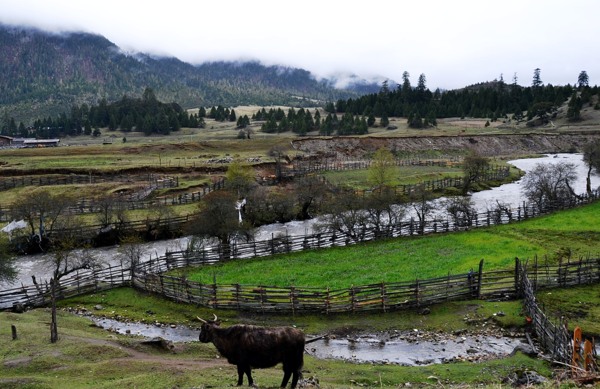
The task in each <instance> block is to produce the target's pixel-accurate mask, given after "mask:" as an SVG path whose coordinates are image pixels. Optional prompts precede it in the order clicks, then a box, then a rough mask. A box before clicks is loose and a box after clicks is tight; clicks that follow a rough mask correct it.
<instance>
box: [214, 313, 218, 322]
mask: <svg viewBox="0 0 600 389" xmlns="http://www.w3.org/2000/svg"><path fill="white" fill-rule="evenodd" d="M213 316H214V317H215V318H214V319H213V321H217V315H215V314H214V313H213Z"/></svg>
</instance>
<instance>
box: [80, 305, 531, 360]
mask: <svg viewBox="0 0 600 389" xmlns="http://www.w3.org/2000/svg"><path fill="white" fill-rule="evenodd" d="M89 318H90V319H91V320H92V321H93V322H94V324H95V325H97V326H98V327H101V328H104V329H106V330H108V331H111V332H115V333H119V334H127V335H132V336H142V337H144V338H162V339H165V340H168V341H171V342H195V341H198V335H199V330H198V329H195V328H189V327H185V326H175V325H154V324H144V323H127V322H121V321H118V320H113V319H107V318H102V317H95V316H90V317H89ZM307 338H310V337H307ZM523 341H525V340H524V339H522V338H515V337H507V336H498V335H490V334H484V335H473V334H458V335H455V334H439V333H435V334H432V333H426V332H421V331H419V330H417V329H415V330H413V331H406V332H392V333H381V334H367V335H360V336H346V337H342V338H335V337H331V338H326V339H320V340H317V341H315V342H311V343H308V344H307V345H306V351H307V352H308V353H309V354H310V355H313V356H315V357H316V358H320V359H343V360H347V361H352V362H357V363H391V364H400V365H406V366H417V365H431V364H438V363H448V362H453V361H460V360H469V361H477V360H482V359H493V358H502V357H504V356H506V355H508V354H510V353H511V352H512V351H513V350H514V349H515V347H517V346H518V345H520V344H521V343H522V342H523Z"/></svg>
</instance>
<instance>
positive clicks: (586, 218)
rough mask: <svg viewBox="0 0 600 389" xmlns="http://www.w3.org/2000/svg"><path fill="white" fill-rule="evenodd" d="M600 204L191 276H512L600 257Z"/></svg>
mask: <svg viewBox="0 0 600 389" xmlns="http://www.w3.org/2000/svg"><path fill="white" fill-rule="evenodd" d="M599 212H600V203H595V204H591V205H588V206H585V207H581V208H577V209H573V210H569V211H563V212H559V213H556V214H553V215H548V216H544V217H540V218H536V219H532V220H528V221H525V222H521V223H514V224H509V225H504V226H498V227H491V228H480V229H475V230H472V231H466V232H458V233H447V234H433V235H427V236H420V237H404V238H397V239H390V240H383V241H375V242H368V243H361V244H357V245H354V246H347V247H337V248H333V249H322V250H310V251H303V252H299V253H291V254H281V255H277V256H274V257H269V258H258V259H252V260H238V261H231V262H227V263H223V264H218V265H213V266H209V267H201V268H195V269H189V271H188V273H189V274H187V277H188V278H189V279H191V280H193V281H198V282H201V283H212V282H213V279H214V278H215V277H216V279H217V282H218V283H220V284H234V283H239V284H246V285H269V286H271V285H277V286H289V285H294V286H318V287H322V288H325V287H329V288H332V289H336V288H348V287H350V286H351V285H366V284H372V283H379V282H396V281H410V280H414V279H417V278H419V279H424V278H431V277H441V276H445V275H447V274H448V273H452V274H459V273H465V272H468V271H469V270H470V269H471V268H474V269H476V268H477V266H478V263H479V261H480V260H481V259H483V260H484V263H485V265H484V268H485V269H486V270H492V269H505V268H510V267H511V266H513V264H514V258H515V257H519V258H521V259H533V257H534V256H536V255H537V256H538V257H540V258H541V257H545V256H546V257H548V259H549V260H550V261H557V260H558V259H559V258H558V255H563V253H565V252H570V253H571V255H572V256H573V258H579V257H588V256H598V255H599V254H600V218H598V217H597V215H598V213H599Z"/></svg>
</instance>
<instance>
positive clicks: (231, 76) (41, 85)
mask: <svg viewBox="0 0 600 389" xmlns="http://www.w3.org/2000/svg"><path fill="white" fill-rule="evenodd" d="M0 53H2V55H1V56H0V90H1V91H2V93H0V115H2V116H7V115H8V116H10V117H14V118H15V119H17V120H23V121H24V122H30V121H32V120H34V119H36V118H40V117H47V116H50V115H52V116H54V115H57V114H59V113H61V112H68V111H69V110H70V107H71V106H72V105H73V104H82V103H87V104H96V103H97V102H98V101H100V100H101V99H102V98H106V99H107V100H108V101H114V100H117V99H120V98H121V97H123V96H124V95H128V96H140V95H141V94H142V93H143V91H144V89H145V88H146V87H150V88H152V89H153V90H154V91H155V93H156V95H157V97H158V99H159V100H161V101H164V102H177V103H179V104H180V105H181V106H182V107H184V108H191V107H199V106H213V105H223V106H236V105H249V104H256V105H262V106H269V105H293V106H302V105H309V104H313V105H314V101H315V100H316V101H322V102H326V101H335V100H337V99H347V98H352V97H357V96H359V95H362V94H365V93H373V92H374V91H377V90H378V88H379V87H380V85H377V84H376V83H369V81H366V80H364V79H360V78H358V77H356V76H355V77H354V78H353V79H352V82H350V83H349V84H347V85H346V86H345V89H340V88H336V86H335V85H336V80H335V79H323V80H317V79H316V78H315V77H314V76H313V75H312V74H311V73H310V72H308V71H306V70H303V69H297V68H289V67H283V66H264V65H262V64H260V63H258V62H210V63H204V64H201V65H197V66H194V65H191V64H189V63H185V62H183V61H180V60H179V59H177V58H159V57H154V56H151V55H148V54H143V53H134V54H131V53H125V52H123V51H122V50H121V49H120V48H119V47H118V46H116V45H115V44H114V43H112V42H110V41H109V40H107V39H106V38H104V37H103V36H101V35H95V34H89V33H81V32H72V33H64V34H54V33H48V32H44V31H41V30H36V29H33V28H24V27H13V26H7V25H2V24H0ZM304 99H306V100H304Z"/></svg>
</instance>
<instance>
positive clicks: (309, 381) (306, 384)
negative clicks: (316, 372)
mask: <svg viewBox="0 0 600 389" xmlns="http://www.w3.org/2000/svg"><path fill="white" fill-rule="evenodd" d="M320 387H321V386H319V379H318V378H316V377H308V378H305V379H301V380H300V381H298V388H315V389H319V388H320Z"/></svg>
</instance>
